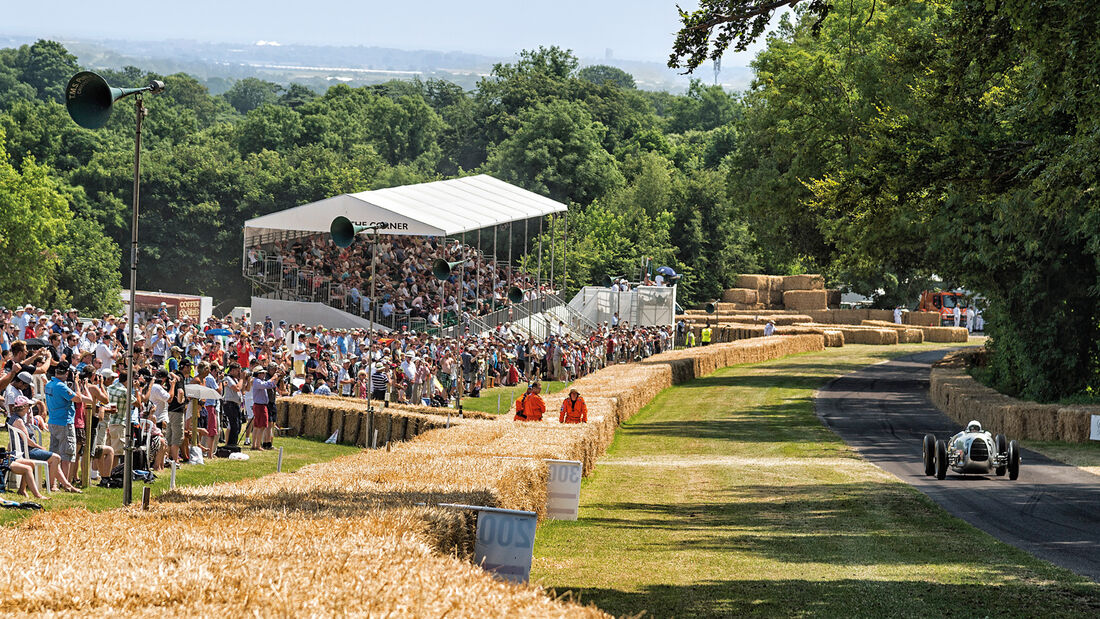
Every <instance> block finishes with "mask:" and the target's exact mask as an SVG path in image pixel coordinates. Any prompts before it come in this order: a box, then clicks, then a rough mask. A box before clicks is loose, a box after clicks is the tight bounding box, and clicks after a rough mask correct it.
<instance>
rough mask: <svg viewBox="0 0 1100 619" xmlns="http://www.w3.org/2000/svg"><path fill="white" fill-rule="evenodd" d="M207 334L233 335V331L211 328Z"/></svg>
mask: <svg viewBox="0 0 1100 619" xmlns="http://www.w3.org/2000/svg"><path fill="white" fill-rule="evenodd" d="M206 335H233V332H232V331H230V330H229V329H211V330H209V331H207V332H206Z"/></svg>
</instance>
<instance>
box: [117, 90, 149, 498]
mask: <svg viewBox="0 0 1100 619" xmlns="http://www.w3.org/2000/svg"><path fill="white" fill-rule="evenodd" d="M134 111H135V112H136V115H137V122H136V126H135V129H134V206H133V209H132V210H133V212H132V214H131V217H132V219H131V223H130V312H129V314H130V315H129V317H128V321H129V323H130V325H129V331H130V332H129V334H127V336H126V338H127V342H126V343H127V344H128V346H127V348H128V351H127V360H126V411H125V415H126V417H125V419H126V432H125V434H126V439H125V440H126V443H125V445H123V450H122V451H123V473H122V504H123V505H129V504H130V503H132V502H133V499H134V424H133V423H132V420H131V416H132V415H133V411H134V308H135V307H137V265H138V203H139V197H140V195H141V121H142V119H144V118H145V114H146V109H145V104H144V102H143V101H142V98H141V95H140V94H139V95H138V96H137V97H135V98H134Z"/></svg>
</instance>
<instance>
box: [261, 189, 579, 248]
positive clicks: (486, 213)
mask: <svg viewBox="0 0 1100 619" xmlns="http://www.w3.org/2000/svg"><path fill="white" fill-rule="evenodd" d="M565 210H566V206H565V205H564V204H562V203H561V202H556V201H554V200H551V199H550V198H546V197H543V196H540V195H538V194H537V193H532V192H530V191H527V190H526V189H521V188H519V187H516V186H515V185H510V184H508V183H506V182H504V181H502V180H498V179H495V178H493V177H492V176H488V175H485V174H479V175H477V176H467V177H465V178H455V179H451V180H446V181H436V182H433V183H421V184H419V185H405V186H402V187H390V188H388V189H377V190H374V191H362V192H360V193H345V194H341V195H338V196H334V197H331V198H326V199H324V200H319V201H317V202H313V203H310V204H303V205H302V206H296V207H294V208H289V209H287V210H285V211H279V212H277V213H271V214H270V215H264V216H263V217H256V218H255V219H250V220H248V221H247V222H245V224H244V242H245V246H246V247H247V246H249V245H250V241H251V240H252V239H255V238H256V237H258V236H262V235H267V234H271V233H280V232H285V231H294V232H306V233H315V232H328V230H329V225H330V224H331V223H332V220H333V219H334V218H335V217H337V216H339V215H343V216H344V217H347V218H348V219H350V220H351V221H352V222H353V223H355V224H359V225H366V226H372V225H376V224H378V223H382V224H384V225H385V228H384V229H383V230H382V231H381V232H382V234H401V235H415V236H443V235H454V234H460V233H462V232H468V231H471V230H478V229H480V228H485V227H488V226H493V225H498V224H505V223H508V222H512V221H522V220H524V219H530V218H532V217H540V216H545V215H549V214H551V213H560V212H562V211H565Z"/></svg>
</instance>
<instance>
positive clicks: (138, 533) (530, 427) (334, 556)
mask: <svg viewBox="0 0 1100 619" xmlns="http://www.w3.org/2000/svg"><path fill="white" fill-rule="evenodd" d="M823 348H824V336H822V335H818V334H810V335H795V336H778V337H770V338H757V339H754V340H750V341H744V342H736V343H729V344H715V345H712V346H707V347H701V348H692V349H687V350H678V351H672V352H668V353H663V354H660V355H655V356H653V357H650V358H649V359H647V360H646V361H644V362H641V363H635V364H624V365H616V366H611V367H609V368H605V369H603V370H600V371H599V372H596V373H593V374H591V375H589V376H587V377H585V378H583V379H581V380H578V381H576V382H575V383H574V386H576V387H577V388H578V389H580V390H581V392H582V393H583V394H584V395H585V399H586V400H587V402H588V408H589V423H588V424H584V425H562V424H558V423H557V420H556V418H555V417H556V416H554V415H552V414H551V415H548V418H549V420H548V421H546V422H544V423H522V422H513V421H511V420H510V418H507V417H505V418H497V419H493V420H486V419H457V420H456V419H452V426H451V427H450V428H449V429H442V428H441V427H440V426H441V425H442V423H443V421H442V420H441V419H440V417H439V416H438V415H427V414H420V413H416V412H414V411H404V410H400V409H396V408H394V407H391V408H389V409H383V410H382V411H380V412H376V413H371V414H367V412H366V410H365V408H366V404H365V402H363V403H360V402H356V401H354V400H353V401H350V402H348V401H345V400H343V399H340V398H322V397H320V396H302V397H300V398H292V399H291V401H290V402H288V403H287V405H286V406H284V407H282V408H280V412H281V413H282V412H284V411H285V415H286V416H287V418H288V422H291V423H293V422H298V423H299V424H300V425H302V426H303V427H308V428H310V429H311V430H313V431H316V430H317V429H318V428H320V427H321V422H320V421H319V420H321V419H325V420H326V421H325V426H326V429H327V427H332V425H333V424H335V423H340V424H342V426H343V427H344V428H350V427H351V424H360V425H356V427H357V430H356V434H358V435H359V436H358V437H357V440H358V441H359V442H362V435H363V434H364V433H365V432H366V430H364V428H366V429H367V430H373V428H374V427H377V428H378V429H379V430H381V431H387V430H388V428H390V427H392V428H393V429H394V434H396V433H397V431H398V430H397V426H396V421H395V420H401V421H402V423H403V424H404V425H403V426H402V427H401V431H402V432H404V433H405V434H408V433H409V428H410V427H411V428H413V429H412V431H411V432H412V434H415V435H417V436H416V437H415V438H414V439H412V440H409V441H405V442H400V443H394V445H393V447H392V451H385V450H378V449H375V450H369V449H368V450H362V451H360V452H358V453H355V454H352V455H348V456H343V457H340V458H337V459H335V460H333V461H331V462H325V463H319V464H314V465H310V466H307V467H304V468H302V469H301V470H299V471H297V472H295V473H280V474H271V475H267V476H264V477H261V478H258V479H251V480H245V481H240V482H234V483H223V484H215V485H212V486H202V487H189V488H184V489H178V490H176V491H174V492H170V493H167V494H165V495H162V496H161V497H159V498H158V499H157V500H156V501H155V502H154V503H153V505H152V506H151V508H150V510H149V511H141V510H140V509H138V508H137V506H135V507H134V508H131V509H119V510H111V511H107V512H101V513H91V512H88V511H86V510H64V511H56V512H44V513H41V514H37V515H35V516H34V517H32V518H30V519H29V520H27V521H26V522H24V523H23V524H20V525H18V526H16V527H10V528H8V527H4V528H0V557H3V558H4V559H6V560H7V562H8V564H10V565H19V566H21V568H23V569H26V570H28V572H29V573H33V574H35V577H34V578H33V579H21V578H9V579H5V581H4V582H3V584H0V611H2V612H5V613H7V614H12V615H23V614H30V613H57V614H59V613H74V612H79V613H82V614H91V613H110V614H122V613H128V614H130V613H133V614H143V615H145V614H154V613H155V614H157V615H164V614H187V615H197V616H213V615H226V614H230V613H233V614H248V615H282V614H287V613H288V612H293V613H294V614H303V615H310V616H312V615H336V614H347V613H356V614H358V613H362V614H375V615H383V614H386V615H389V614H395V615H417V616H443V615H447V614H449V615H452V616H479V617H480V616H486V617H514V616H539V617H542V616H547V617H565V616H570V617H574V616H575V617H596V616H606V615H604V614H603V613H601V612H600V611H599V610H598V609H595V608H591V607H582V606H579V605H577V604H575V603H572V602H568V601H565V600H561V599H551V598H550V597H549V596H548V595H547V594H546V592H544V591H543V590H542V589H541V588H539V587H538V586H535V585H512V584H508V583H506V582H503V581H500V580H497V579H495V578H493V577H492V576H490V575H489V574H488V573H486V572H485V571H483V570H481V569H480V568H478V567H476V566H474V565H472V564H471V563H470V562H468V561H465V560H463V559H464V558H465V557H468V556H469V555H470V552H471V549H472V547H473V543H474V539H473V538H474V530H475V518H474V517H473V516H472V515H471V514H469V513H465V512H459V511H455V510H452V509H448V508H441V507H438V504H439V503H443V502H448V503H452V502H453V503H468V504H480V505H486V506H496V507H505V508H511V509H525V510H530V511H534V512H536V513H537V514H539V515H542V514H543V512H544V509H545V503H546V494H545V493H546V484H545V479H546V474H547V468H546V464H545V462H543V459H545V458H567V459H573V460H580V461H582V462H583V463H584V467H585V472H586V473H588V472H590V471H591V469H592V467H593V466H594V464H595V461H596V458H598V457H599V456H600V455H601V454H603V453H604V451H605V450H606V448H607V446H608V445H609V444H610V443H611V441H612V439H613V438H614V433H615V428H616V427H617V426H618V424H619V423H621V422H622V421H624V420H626V419H628V418H629V417H631V416H632V415H634V414H635V413H637V412H638V411H639V410H640V409H641V408H642V407H643V406H645V405H646V404H647V403H648V402H649V401H650V400H652V398H653V397H654V396H656V395H657V393H659V392H660V391H661V390H662V389H665V388H666V387H669V386H671V385H672V384H675V383H679V382H684V381H689V380H693V379H695V378H698V377H701V376H704V375H706V374H709V373H711V372H713V371H715V370H717V369H719V368H721V367H725V366H728V365H735V364H741V363H754V362H760V361H765V360H768V359H774V358H777V357H780V356H783V355H787V354H793V353H800V352H808V351H819V350H822V349H823ZM548 400H549V405H548V407H547V408H548V409H550V410H551V411H553V410H555V409H556V404H557V402H556V401H554V400H556V398H553V399H551V398H548ZM315 409H316V412H315ZM322 410H323V411H327V414H322V413H321V412H320V411H322ZM337 414H338V416H337ZM356 417H358V419H357V420H356V421H349V419H351V418H356ZM433 423H434V424H435V425H434V428H432V427H430V426H432V424H433ZM362 424H367V425H365V426H364V425H362ZM345 434H351V430H350V429H348V430H345ZM257 575H259V576H260V578H261V580H260V581H257V580H256V579H257ZM257 582H260V583H261V585H262V590H261V591H260V592H259V593H258V594H257V595H249V594H248V592H249V591H252V590H254V589H255V587H256V584H257ZM118 583H126V586H124V587H120V586H118Z"/></svg>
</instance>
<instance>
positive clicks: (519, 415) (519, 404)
mask: <svg viewBox="0 0 1100 619" xmlns="http://www.w3.org/2000/svg"><path fill="white" fill-rule="evenodd" d="M527 396H528V394H526V393H525V394H523V395H521V396H520V397H518V398H516V418H515V421H527V413H526V412H524V410H523V401H524V400H526V399H527Z"/></svg>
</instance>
